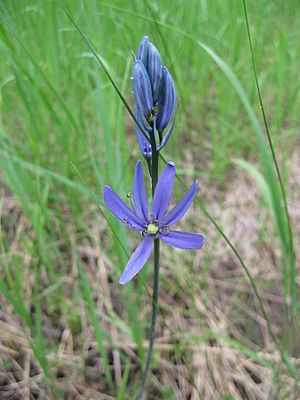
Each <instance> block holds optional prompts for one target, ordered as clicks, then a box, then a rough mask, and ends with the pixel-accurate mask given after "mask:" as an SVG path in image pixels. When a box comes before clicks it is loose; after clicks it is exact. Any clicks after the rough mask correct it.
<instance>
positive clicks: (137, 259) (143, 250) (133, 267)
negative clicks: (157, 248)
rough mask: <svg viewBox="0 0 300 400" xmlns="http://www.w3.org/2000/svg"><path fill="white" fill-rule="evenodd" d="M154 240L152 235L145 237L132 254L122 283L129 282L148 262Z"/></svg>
mask: <svg viewBox="0 0 300 400" xmlns="http://www.w3.org/2000/svg"><path fill="white" fill-rule="evenodd" d="M152 241H153V239H152V238H151V237H150V236H148V237H145V238H144V240H143V241H142V243H141V244H140V245H139V246H138V248H137V249H136V250H135V252H134V253H133V254H132V256H131V257H130V260H129V261H128V264H127V266H126V268H125V271H124V272H123V274H122V276H121V278H120V281H119V282H120V284H121V285H125V283H127V282H129V281H130V280H131V279H132V278H133V277H134V276H135V275H136V274H137V273H138V272H140V270H141V269H142V268H143V266H144V265H145V264H146V262H147V260H148V258H149V257H150V254H151V250H152Z"/></svg>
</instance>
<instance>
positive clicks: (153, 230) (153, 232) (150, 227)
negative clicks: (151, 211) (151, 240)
mask: <svg viewBox="0 0 300 400" xmlns="http://www.w3.org/2000/svg"><path fill="white" fill-rule="evenodd" d="M157 232H158V226H156V225H154V224H149V225H148V226H147V233H148V234H149V235H153V236H154V235H156V234H157Z"/></svg>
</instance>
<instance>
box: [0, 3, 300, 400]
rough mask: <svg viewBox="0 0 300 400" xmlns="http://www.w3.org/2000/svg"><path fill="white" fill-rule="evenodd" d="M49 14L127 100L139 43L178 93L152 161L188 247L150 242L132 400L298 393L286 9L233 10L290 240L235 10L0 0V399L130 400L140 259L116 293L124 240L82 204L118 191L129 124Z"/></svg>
mask: <svg viewBox="0 0 300 400" xmlns="http://www.w3.org/2000/svg"><path fill="white" fill-rule="evenodd" d="M62 4H63V5H64V6H65V7H66V8H67V10H68V11H69V12H70V14H71V16H72V17H73V18H74V20H75V21H76V23H77V24H78V26H79V28H80V29H81V30H82V32H83V33H84V35H85V37H86V38H87V39H88V40H90V41H91V43H92V44H93V46H94V48H95V49H96V51H97V53H98V54H99V55H100V56H101V57H102V59H103V61H104V63H105V66H106V67H107V69H108V71H109V73H110V74H111V76H112V77H113V79H114V81H115V82H116V84H117V85H118V87H119V88H120V90H121V92H122V93H123V95H124V96H125V99H126V101H128V103H129V105H130V106H133V95H132V93H131V81H130V76H131V73H132V66H133V57H132V52H134V51H136V49H137V46H138V43H139V41H140V39H141V38H142V36H143V35H145V34H146V35H148V36H149V37H150V39H151V41H152V42H153V43H154V44H155V45H156V47H157V48H158V49H159V51H160V53H161V55H162V59H163V63H164V64H165V65H166V66H167V67H168V68H169V70H170V71H171V73H172V75H173V77H174V81H175V85H176V90H177V97H178V100H180V108H179V111H178V115H177V120H176V125H175V130H174V133H173V135H172V137H171V139H170V141H169V143H168V146H167V147H166V148H165V150H164V151H163V156H164V157H165V158H166V159H172V160H174V161H175V162H176V166H177V173H178V175H179V177H180V178H181V179H182V180H183V181H184V182H185V183H186V184H188V185H190V184H191V182H192V181H193V179H196V178H197V179H198V180H199V186H200V189H199V193H198V201H196V202H194V204H193V206H192V208H191V210H190V211H189V213H188V214H187V216H186V217H185V218H184V220H182V221H181V222H180V225H179V227H180V228H182V229H184V230H187V231H198V232H202V233H204V234H205V235H206V237H207V243H206V245H205V248H204V249H203V250H202V251H201V252H184V251H176V250H174V249H171V248H169V247H167V246H162V251H161V284H160V293H159V315H158V323H157V333H156V342H155V351H154V360H153V364H152V372H151V375H150V377H149V385H148V389H147V394H146V397H145V398H148V399H182V400H185V399H193V400H196V399H204V400H218V399H220V400H236V399H241V400H248V399H249V400H270V399H271V400H273V399H274V400H275V399H278V400H283V399H287V400H297V399H299V398H300V387H299V379H298V377H299V372H300V371H299V363H300V348H299V340H300V328H299V322H300V321H299V317H298V314H299V313H298V309H299V295H300V292H299V284H300V281H299V277H298V273H299V261H298V264H297V258H296V259H295V258H294V254H296V256H297V254H298V251H299V249H300V243H299V237H300V228H299V227H300V189H299V187H300V147H299V135H298V131H299V109H300V96H299V84H300V75H299V59H300V41H299V37H300V25H299V23H298V21H299V18H300V8H299V4H298V2H297V1H294V0H289V1H283V0H275V1H272V2H270V1H267V0H261V1H259V2H253V1H247V2H246V4H247V10H248V18H249V27H250V32H251V38H252V43H253V52H254V57H255V63H256V68H257V72H258V82H259V87H260V89H261V93H262V100H263V103H264V111H265V114H266V121H267V123H268V127H269V131H270V133H271V137H272V141H273V145H274V150H275V155H276V159H277V162H278V165H279V169H280V172H281V177H282V181H283V186H284V188H285V192H286V194H287V204H288V208H289V212H290V217H291V221H292V232H291V231H290V229H289V220H288V218H287V216H286V213H285V209H284V197H283V196H282V191H281V188H280V185H279V182H278V179H277V174H276V170H275V167H274V160H273V159H272V156H271V153H270V147H269V144H268V142H267V139H266V134H265V133H266V129H265V124H264V120H263V116H262V112H261V111H262V110H261V107H260V103H259V98H258V93H257V87H256V85H255V77H254V71H253V65H252V59H251V52H250V48H249V38H248V36H247V29H246V19H245V10H244V4H243V1H242V0H241V1H222V0H212V1H208V0H201V1H196V0H190V1H178V0H175V1H174V2H172V3H171V2H169V1H167V0H161V1H151V2H150V1H147V0H145V1H141V2H140V1H126V0H116V1H107V2H106V3H104V2H102V1H96V0H90V1H79V0H64V1H62V2H59V1H51V0H49V1H48V0H47V1H46V0H45V1H41V0H17V1H2V2H0V57H1V58H0V59H1V65H0V166H1V171H0V398H1V400H2V399H26V400H27V399H28V400H29V399H95V400H96V399H119V400H120V399H133V398H134V397H135V395H136V394H137V392H138V389H139V387H140V384H141V378H142V370H143V366H144V363H145V357H146V351H147V348H148V332H149V323H150V313H151V294H152V279H151V278H152V272H153V267H152V261H149V262H148V264H147V267H146V268H144V270H143V271H142V272H141V273H140V275H139V276H138V277H137V278H136V279H134V281H133V282H132V283H130V284H128V285H126V286H120V285H119V284H118V280H119V277H120V275H121V273H122V270H123V268H124V266H125V265H126V263H127V261H128V257H129V256H130V254H131V252H132V250H133V249H134V248H135V247H136V245H137V243H138V242H139V238H138V236H137V235H135V234H134V232H128V231H126V229H125V228H124V227H123V226H120V224H119V222H118V221H117V220H115V219H114V218H113V217H112V216H111V215H110V214H109V212H108V211H107V209H106V208H105V206H104V203H103V197H102V191H103V185H104V184H109V185H111V186H112V187H114V189H115V190H116V191H117V192H118V193H119V194H120V195H122V196H123V197H124V198H125V197H126V194H127V193H128V192H129V191H130V189H131V182H132V177H133V171H134V166H135V164H136V160H137V159H138V158H141V155H140V152H139V148H138V146H137V143H136V137H135V130H134V124H133V121H132V119H131V118H130V116H129V114H128V113H127V112H126V110H125V108H124V106H123V104H122V102H121V100H120V98H119V96H118V95H117V94H116V92H115V90H114V88H113V86H112V85H111V83H110V82H109V80H108V79H107V77H106V75H105V73H104V71H103V69H102V68H101V66H100V65H99V63H98V62H97V61H96V60H95V57H94V55H93V53H92V51H91V49H90V48H89V46H88V45H87V43H86V42H85V41H84V40H83V39H82V37H81V36H80V33H79V32H78V30H77V29H76V27H75V26H74V24H73V23H72V21H71V20H70V19H69V18H68V16H67V15H66V13H65V11H64V9H63V7H62ZM262 138H263V140H262ZM143 163H144V161H143ZM144 166H145V167H146V165H145V163H144ZM162 167H163V162H161V163H160V169H162ZM148 192H149V193H150V188H149V187H148ZM183 192H184V188H183V186H182V184H181V183H180V182H179V181H177V182H176V185H175V189H174V195H173V196H174V197H173V198H174V199H175V200H178V199H179V198H180V196H181V195H182V193H183ZM224 235H225V236H226V238H228V239H229V243H228V241H227V242H226V240H224ZM247 273H249V274H250V278H251V279H252V281H250V282H249V275H248V276H247Z"/></svg>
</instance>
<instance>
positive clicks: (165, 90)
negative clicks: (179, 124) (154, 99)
mask: <svg viewBox="0 0 300 400" xmlns="http://www.w3.org/2000/svg"><path fill="white" fill-rule="evenodd" d="M175 101H176V92H175V86H174V81H173V78H172V76H171V74H170V73H169V71H168V69H167V68H166V67H163V68H162V82H161V89H160V92H159V95H158V104H157V107H158V112H157V120H156V126H157V130H158V132H159V133H162V132H163V130H164V129H165V128H166V127H167V125H168V123H169V122H170V119H171V117H172V115H173V112H174V108H175Z"/></svg>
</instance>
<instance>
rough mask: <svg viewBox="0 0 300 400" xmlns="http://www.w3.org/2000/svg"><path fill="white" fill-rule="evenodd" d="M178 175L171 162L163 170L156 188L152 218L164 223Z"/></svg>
mask: <svg viewBox="0 0 300 400" xmlns="http://www.w3.org/2000/svg"><path fill="white" fill-rule="evenodd" d="M175 173H176V168H175V164H174V163H173V162H172V161H169V162H168V164H167V165H166V166H165V168H164V169H163V171H162V173H161V175H160V178H159V180H158V183H157V185H156V188H155V192H154V197H153V201H152V208H151V218H152V219H154V220H157V221H160V222H162V221H163V219H164V217H165V214H166V212H167V210H168V208H169V205H170V200H171V196H172V191H173V185H174V176H175Z"/></svg>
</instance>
